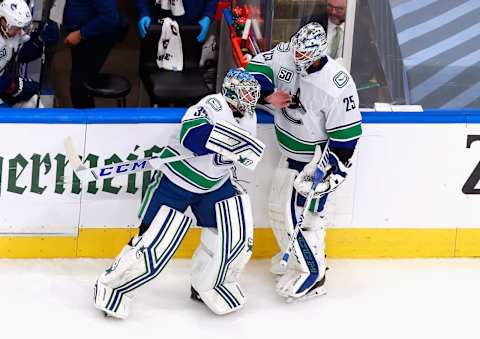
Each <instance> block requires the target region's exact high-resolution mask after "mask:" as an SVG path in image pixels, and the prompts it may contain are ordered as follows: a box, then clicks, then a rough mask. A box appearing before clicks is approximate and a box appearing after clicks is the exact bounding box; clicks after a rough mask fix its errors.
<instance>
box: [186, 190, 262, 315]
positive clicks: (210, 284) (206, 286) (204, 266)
mask: <svg viewBox="0 0 480 339" xmlns="http://www.w3.org/2000/svg"><path fill="white" fill-rule="evenodd" d="M215 211H216V219H217V229H211V228H206V229H203V230H202V236H201V244H200V246H199V248H198V249H197V250H196V251H195V254H194V256H193V258H192V263H193V269H192V287H193V288H194V289H195V290H196V291H197V292H198V294H199V295H200V298H201V299H202V301H203V302H204V303H205V304H206V305H207V306H208V307H209V308H210V309H211V310H212V311H213V312H214V313H216V314H227V313H230V312H233V311H236V310H238V309H240V308H241V307H243V305H245V302H246V297H245V293H244V292H243V290H242V288H241V287H240V285H239V283H238V278H239V276H240V274H241V273H242V271H243V269H244V268H245V265H246V264H247V262H248V261H249V260H250V257H251V255H252V247H253V216H252V209H251V205H250V199H249V197H248V196H247V195H244V194H242V195H238V196H235V197H233V198H229V199H226V200H222V201H220V202H218V203H217V204H216V205H215Z"/></svg>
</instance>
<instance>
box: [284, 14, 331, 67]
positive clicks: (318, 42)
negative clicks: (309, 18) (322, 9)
mask: <svg viewBox="0 0 480 339" xmlns="http://www.w3.org/2000/svg"><path fill="white" fill-rule="evenodd" d="M327 45H328V44H327V35H326V34H325V30H324V29H323V27H322V25H320V24H319V23H318V22H310V23H309V24H307V25H305V26H303V27H302V28H300V30H299V31H298V32H297V33H295V34H294V35H293V36H292V38H291V39H290V46H291V49H292V53H293V59H294V61H295V66H296V68H297V72H298V73H301V74H305V73H306V71H307V69H308V68H309V67H310V66H311V65H312V64H313V63H314V62H315V61H317V60H320V58H322V57H323V56H324V55H326V53H327Z"/></svg>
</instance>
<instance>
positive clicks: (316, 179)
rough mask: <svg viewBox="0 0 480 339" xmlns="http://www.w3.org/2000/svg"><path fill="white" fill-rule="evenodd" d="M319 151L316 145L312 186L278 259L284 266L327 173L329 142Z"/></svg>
mask: <svg viewBox="0 0 480 339" xmlns="http://www.w3.org/2000/svg"><path fill="white" fill-rule="evenodd" d="M320 152H321V151H320V147H317V148H316V149H315V154H314V156H313V159H312V161H314V162H317V163H318V165H317V168H316V169H315V173H314V174H313V181H312V188H311V189H310V192H308V195H307V199H306V200H305V205H303V211H302V214H301V215H300V218H298V221H297V224H296V225H295V227H294V229H293V233H292V235H291V237H290V241H289V242H288V246H287V249H286V250H285V252H284V253H283V256H282V260H281V261H280V265H281V266H282V267H286V266H287V264H288V259H289V258H290V254H291V253H292V250H293V246H294V245H295V241H296V240H297V236H298V232H300V229H301V228H302V226H303V221H304V220H305V215H306V213H307V211H308V208H309V206H310V204H311V203H312V200H313V196H314V195H315V189H316V188H317V186H318V184H319V183H320V182H322V180H323V179H324V178H325V174H326V173H327V165H328V155H329V153H330V148H329V142H327V143H326V144H325V148H324V149H323V153H320ZM319 198H320V197H319Z"/></svg>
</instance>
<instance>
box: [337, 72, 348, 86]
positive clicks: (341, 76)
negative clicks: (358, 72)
mask: <svg viewBox="0 0 480 339" xmlns="http://www.w3.org/2000/svg"><path fill="white" fill-rule="evenodd" d="M333 82H334V83H335V85H336V86H337V87H338V88H343V87H345V85H346V84H347V83H348V75H347V73H345V72H344V71H340V72H338V73H337V74H336V75H335V76H334V77H333Z"/></svg>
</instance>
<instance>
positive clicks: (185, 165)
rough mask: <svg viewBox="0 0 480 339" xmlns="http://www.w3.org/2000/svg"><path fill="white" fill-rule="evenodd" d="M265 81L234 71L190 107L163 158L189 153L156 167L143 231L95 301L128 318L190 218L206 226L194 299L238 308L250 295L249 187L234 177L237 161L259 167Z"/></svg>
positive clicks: (104, 278)
mask: <svg viewBox="0 0 480 339" xmlns="http://www.w3.org/2000/svg"><path fill="white" fill-rule="evenodd" d="M259 96H260V85H259V84H258V82H257V81H256V80H255V78H254V77H253V76H251V75H250V74H248V73H247V72H245V71H243V70H240V69H231V70H230V71H229V72H228V73H227V75H226V77H225V79H224V82H223V86H222V93H221V94H215V95H209V96H207V97H205V98H203V99H202V100H200V102H199V103H198V104H196V105H194V106H192V107H190V108H189V109H188V110H187V112H186V113H185V115H184V117H183V119H182V124H181V126H180V128H179V129H178V130H177V131H175V132H174V133H173V135H172V137H171V139H170V142H169V144H168V146H166V147H164V149H163V151H162V153H161V154H160V157H161V158H168V157H174V156H178V155H187V156H188V155H190V156H191V157H189V158H188V159H185V160H179V161H175V162H170V163H167V164H165V166H164V167H163V168H161V170H159V171H156V172H155V174H154V176H153V179H152V181H151V183H150V185H149V186H148V189H147V191H146V193H145V197H144V200H143V202H142V205H141V208H140V213H139V214H140V215H139V217H140V219H141V225H140V230H139V235H138V236H136V237H134V238H133V239H132V240H131V241H130V243H129V244H128V245H126V246H125V247H124V248H123V250H122V251H121V253H120V254H119V255H118V257H117V258H116V259H115V261H114V263H113V264H112V265H111V266H110V267H109V268H108V269H107V270H106V271H105V272H104V273H103V274H102V275H101V276H100V278H99V279H98V280H97V283H96V285H95V306H96V307H97V308H98V309H100V310H102V311H103V312H105V314H107V315H110V316H113V317H117V318H126V317H127V315H128V304H129V302H130V301H131V300H132V299H133V293H134V291H135V290H136V289H137V288H139V287H141V286H142V285H144V284H146V283H147V282H149V281H151V280H152V279H154V278H155V277H156V276H157V275H158V274H160V272H161V271H162V270H163V268H164V267H165V265H166V264H167V263H168V262H169V260H170V259H171V258H172V256H173V254H174V253H175V251H176V250H177V248H178V246H179V245H180V243H181V241H182V239H183V238H184V236H185V234H186V232H187V230H188V228H189V226H190V225H191V224H192V219H191V218H190V217H188V216H186V215H185V214H184V212H185V211H186V209H187V208H188V207H190V208H191V210H192V212H193V214H194V215H195V217H196V221H197V225H198V226H201V227H202V235H201V244H200V245H199V247H198V248H197V250H196V251H195V254H194V256H193V258H192V266H193V267H192V275H191V293H192V298H193V299H195V300H198V301H201V302H203V303H205V304H206V305H207V306H208V307H209V308H210V309H211V310H212V311H213V312H214V313H216V314H226V313H230V312H233V311H235V310H238V309H239V308H241V307H242V306H243V305H244V304H245V302H246V297H245V293H244V292H243V290H242V288H241V287H240V285H239V283H238V277H239V275H240V274H241V272H242V271H243V268H244V267H245V265H246V264H247V262H248V261H249V259H250V256H251V254H252V246H253V216H252V211H251V206H250V200H249V197H248V195H247V194H246V192H237V190H236V187H235V185H234V183H233V182H232V178H231V177H232V175H231V169H232V167H233V166H234V164H238V165H241V166H245V167H246V168H248V169H251V170H253V169H254V168H255V166H256V165H257V163H258V162H259V161H260V160H261V159H262V156H263V149H264V144H263V143H262V142H261V141H260V140H258V139H256V137H255V134H256V133H255V130H256V114H255V105H256V103H257V100H258V98H259Z"/></svg>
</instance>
